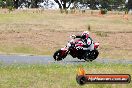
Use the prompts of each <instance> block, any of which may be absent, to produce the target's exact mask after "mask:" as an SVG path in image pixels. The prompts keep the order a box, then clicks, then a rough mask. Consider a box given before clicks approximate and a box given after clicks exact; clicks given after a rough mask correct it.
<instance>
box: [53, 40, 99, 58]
mask: <svg viewBox="0 0 132 88" xmlns="http://www.w3.org/2000/svg"><path fill="white" fill-rule="evenodd" d="M93 45H94V46H93V47H94V49H93V50H88V49H86V50H85V49H84V48H83V47H82V46H83V42H82V41H81V39H78V40H76V41H75V42H74V43H73V40H71V41H68V43H67V44H66V46H65V47H64V48H61V49H59V50H57V51H56V52H55V53H54V54H53V58H54V60H55V61H60V60H63V59H64V58H66V56H67V55H71V56H72V57H73V58H78V59H80V60H81V59H84V60H85V61H93V60H95V59H96V58H97V57H98V55H99V52H98V47H99V43H98V42H94V43H93Z"/></svg>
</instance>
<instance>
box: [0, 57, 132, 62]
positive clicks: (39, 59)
mask: <svg viewBox="0 0 132 88" xmlns="http://www.w3.org/2000/svg"><path fill="white" fill-rule="evenodd" d="M93 62H99V63H123V64H132V60H123V59H107V58H104V59H100V58H97V59H96V60H94V61H93ZM0 63H2V64H49V63H50V64H52V63H56V64H83V63H89V62H86V61H84V60H79V59H77V58H72V57H71V56H67V57H66V58H65V59H64V60H62V61H54V59H53V57H52V56H30V55H0Z"/></svg>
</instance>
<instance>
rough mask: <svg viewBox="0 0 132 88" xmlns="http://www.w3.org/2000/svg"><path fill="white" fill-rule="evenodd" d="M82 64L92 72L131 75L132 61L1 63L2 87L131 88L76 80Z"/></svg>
mask: <svg viewBox="0 0 132 88" xmlns="http://www.w3.org/2000/svg"><path fill="white" fill-rule="evenodd" d="M80 66H82V67H83V68H84V69H85V70H86V73H89V74H91V73H92V74H98V73H101V74H131V76H132V69H131V68H132V64H128V65H127V64H126V65H125V64H111V63H108V64H101V63H96V62H92V63H85V64H83V65H71V64H66V65H61V64H50V63H49V64H48V65H43V64H41V65H37V64H35V65H24V64H23V65H19V64H15V65H3V64H1V65H0V88H120V87H121V88H131V86H132V83H130V84H88V85H84V86H80V85H78V84H77V83H76V74H77V71H78V68H79V67H80Z"/></svg>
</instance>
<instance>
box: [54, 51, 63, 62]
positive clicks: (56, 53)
mask: <svg viewBox="0 0 132 88" xmlns="http://www.w3.org/2000/svg"><path fill="white" fill-rule="evenodd" d="M53 58H54V60H55V61H60V60H62V59H63V58H62V57H61V50H60V49H59V50H57V51H56V52H55V53H54V55H53Z"/></svg>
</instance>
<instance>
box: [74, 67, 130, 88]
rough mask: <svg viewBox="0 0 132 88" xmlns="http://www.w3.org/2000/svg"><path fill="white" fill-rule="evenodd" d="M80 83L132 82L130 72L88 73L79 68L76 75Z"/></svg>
mask: <svg viewBox="0 0 132 88" xmlns="http://www.w3.org/2000/svg"><path fill="white" fill-rule="evenodd" d="M76 81H77V83H78V84H80V85H83V84H94V83H96V84H119V83H121V84H123V83H124V84H128V83H130V82H131V76H130V75H129V74H86V73H85V70H84V69H83V68H79V72H78V74H77V76H76Z"/></svg>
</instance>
